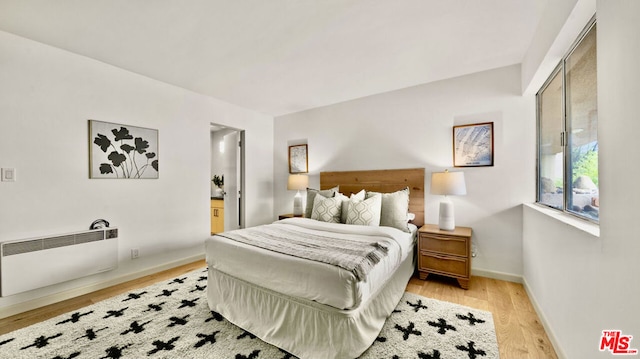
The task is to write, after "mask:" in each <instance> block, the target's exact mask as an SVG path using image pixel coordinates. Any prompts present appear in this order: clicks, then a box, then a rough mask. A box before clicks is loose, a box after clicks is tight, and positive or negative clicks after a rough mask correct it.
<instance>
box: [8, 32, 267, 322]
mask: <svg viewBox="0 0 640 359" xmlns="http://www.w3.org/2000/svg"><path fill="white" fill-rule="evenodd" d="M87 119H95V120H101V121H111V122H116V123H123V124H129V125H135V126H142V127H148V128H154V129H158V130H159V146H160V149H159V161H160V164H159V167H160V178H159V179H157V180H105V179H102V180H96V179H94V180H91V179H89V178H88V147H89V145H88V143H89V139H88V134H87V133H88V130H87ZM211 122H215V123H220V124H223V125H227V126H230V127H235V128H241V129H245V130H246V142H247V149H246V152H247V160H246V161H247V162H246V167H247V173H246V175H247V176H246V177H247V182H246V185H247V190H246V196H247V201H246V203H247V220H248V225H255V224H260V223H265V222H268V221H270V220H271V213H272V211H273V197H272V191H273V184H272V181H273V156H272V152H273V137H272V133H273V119H272V118H270V117H267V116H265V115H262V114H259V113H256V112H252V111H249V110H245V109H242V108H240V107H237V106H233V105H230V104H227V103H224V102H221V101H218V100H216V99H213V98H210V97H205V96H201V95H198V94H195V93H193V92H189V91H186V90H183V89H180V88H177V87H174V86H171V85H167V84H164V83H161V82H158V81H155V80H151V79H149V78H146V77H143V76H139V75H136V74H133V73H130V72H127V71H124V70H122V69H118V68H116V67H113V66H110V65H106V64H104V63H101V62H98V61H94V60H92V59H89V58H86V57H82V56H78V55H75V54H72V53H69V52H66V51H62V50H59V49H56V48H53V47H49V46H46V45H43V44H40V43H37V42H33V41H30V40H27V39H24V38H20V37H17V36H14V35H12V34H9V33H5V32H0V167H14V168H16V169H17V182H13V183H11V182H0V241H7V240H14V239H22V238H29V237H32V236H38V235H45V234H58V233H66V232H71V231H77V230H83V229H88V227H89V225H90V223H91V222H92V221H93V220H94V219H96V218H106V219H108V220H109V221H110V222H111V224H112V225H113V226H117V227H119V235H120V248H119V259H120V267H119V269H118V270H115V271H111V272H108V273H104V274H101V275H96V276H93V277H89V278H84V279H80V280H76V281H73V282H67V283H65V284H61V285H56V286H52V287H48V288H45V289H41V290H35V291H32V292H28V293H24V294H18V295H14V296H10V297H6V298H0V308H5V309H6V307H8V306H11V305H14V306H13V307H14V308H15V305H16V304H19V303H25V302H26V301H29V300H32V299H35V298H38V297H43V296H47V295H50V294H52V293H56V292H60V291H65V290H69V289H71V288H78V287H81V286H85V285H94V284H96V283H101V282H104V281H107V280H113V279H114V278H118V277H121V276H126V275H131V274H132V273H136V272H138V271H143V270H146V269H148V268H152V267H155V266H161V265H163V264H166V263H169V262H172V261H177V260H181V259H185V258H192V257H193V256H198V255H199V256H202V254H203V241H204V239H205V238H207V237H208V236H209V232H210V215H209V211H210V205H209V198H210V188H211V186H210V182H211V178H210V156H211V151H210V123H211ZM131 248H139V250H140V256H141V258H139V259H136V260H131V259H130V249H131ZM52 260H55V259H54V258H52ZM25 275H28V273H25ZM5 313H6V310H5Z"/></svg>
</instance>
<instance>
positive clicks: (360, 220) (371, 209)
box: [345, 195, 382, 226]
mask: <svg viewBox="0 0 640 359" xmlns="http://www.w3.org/2000/svg"><path fill="white" fill-rule="evenodd" d="M349 202H350V203H349V207H348V209H347V211H348V213H347V221H346V222H345V223H347V224H359V225H362V226H379V225H380V212H381V210H382V196H380V195H377V196H372V197H369V198H367V199H365V200H364V201H354V202H351V201H349Z"/></svg>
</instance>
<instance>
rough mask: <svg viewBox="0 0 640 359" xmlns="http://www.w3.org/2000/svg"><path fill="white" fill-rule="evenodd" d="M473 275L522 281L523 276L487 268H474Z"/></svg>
mask: <svg viewBox="0 0 640 359" xmlns="http://www.w3.org/2000/svg"><path fill="white" fill-rule="evenodd" d="M471 275H474V276H478V277H487V278H492V279H499V280H504V281H507V282H514V283H522V276H519V275H516V274H511V273H504V272H497V271H491V270H485V269H472V270H471Z"/></svg>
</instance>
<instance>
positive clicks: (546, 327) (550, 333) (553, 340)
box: [522, 277, 567, 359]
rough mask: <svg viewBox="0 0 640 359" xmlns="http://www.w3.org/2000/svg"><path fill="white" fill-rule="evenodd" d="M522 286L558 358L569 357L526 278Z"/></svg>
mask: <svg viewBox="0 0 640 359" xmlns="http://www.w3.org/2000/svg"><path fill="white" fill-rule="evenodd" d="M522 285H523V287H524V290H525V291H526V292H527V296H529V301H530V302H531V305H533V309H534V310H535V311H536V313H537V314H538V318H540V322H541V323H542V327H544V331H545V332H546V333H547V336H548V337H549V340H550V341H551V345H553V349H554V350H555V351H556V355H557V356H558V358H559V359H564V358H566V357H567V356H566V355H565V353H564V352H563V351H562V347H561V346H560V342H558V338H557V337H556V335H555V332H554V331H553V329H552V328H551V326H550V325H549V321H547V317H545V315H544V312H543V311H542V308H540V305H539V304H538V301H537V300H536V297H535V296H534V295H533V293H532V292H531V290H530V288H529V285H528V284H527V279H526V278H524V277H523V283H522Z"/></svg>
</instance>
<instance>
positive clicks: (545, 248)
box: [523, 0, 640, 358]
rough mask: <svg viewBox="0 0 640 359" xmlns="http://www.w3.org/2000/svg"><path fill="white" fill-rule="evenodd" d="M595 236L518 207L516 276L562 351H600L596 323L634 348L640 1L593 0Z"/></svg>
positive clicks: (638, 268)
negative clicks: (520, 266) (520, 257)
mask: <svg viewBox="0 0 640 359" xmlns="http://www.w3.org/2000/svg"><path fill="white" fill-rule="evenodd" d="M597 18H598V23H597V28H598V30H597V31H598V34H597V39H598V142H599V149H600V151H599V156H600V157H599V169H600V170H599V179H600V180H599V184H600V208H601V211H600V236H599V238H598V237H596V236H593V235H590V234H587V233H586V232H584V231H581V230H579V229H577V228H574V227H572V226H568V225H566V224H562V223H561V222H559V221H557V220H556V219H554V218H552V217H550V216H547V215H545V214H543V213H541V212H539V211H537V210H534V209H530V208H527V209H526V210H525V212H524V231H523V241H524V242H523V252H524V277H525V281H526V284H527V287H528V289H529V293H530V296H531V298H532V300H534V301H535V302H536V304H537V306H538V308H539V310H540V311H541V316H543V317H544V319H545V320H546V321H547V323H548V326H549V329H550V330H549V332H550V333H549V334H551V335H552V336H553V337H554V340H555V343H556V351H557V352H558V353H559V354H560V355H561V356H562V357H567V358H595V357H603V358H609V357H611V355H612V354H611V352H600V351H599V343H600V336H601V335H602V331H603V330H621V331H622V333H623V334H626V335H632V336H633V337H634V338H633V340H632V341H631V348H635V349H640V321H639V319H640V311H639V310H638V298H640V282H639V281H638V273H640V261H639V260H638V258H640V240H639V237H638V233H640V221H638V215H637V211H636V208H635V207H636V206H637V203H638V202H639V200H640V195H638V192H637V191H636V190H635V189H634V188H635V187H637V184H638V181H637V178H639V176H640V167H638V166H637V165H636V164H637V163H640V152H639V151H637V150H635V149H634V148H635V145H636V144H637V135H638V133H640V122H639V121H638V114H639V113H640V103H639V102H638V94H639V93H640V81H639V79H640V68H639V67H638V62H637V59H638V58H639V57H640V42H638V41H637V34H638V33H640V2H638V1H636V0H616V1H611V0H604V1H598V2H597Z"/></svg>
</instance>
